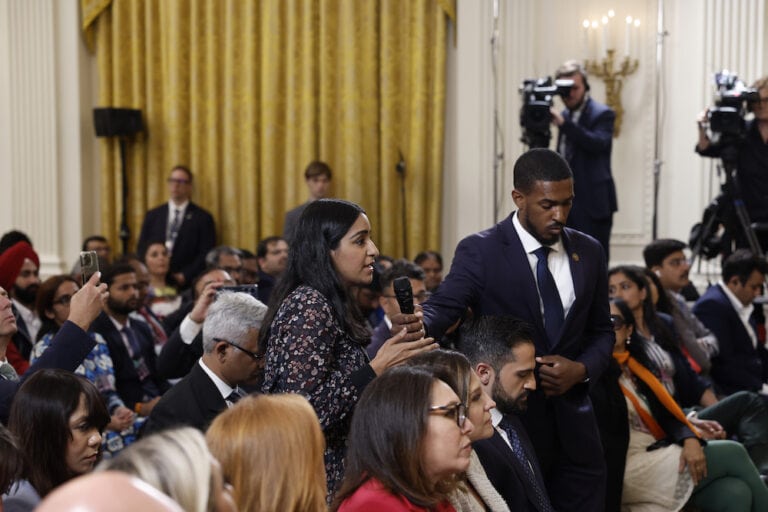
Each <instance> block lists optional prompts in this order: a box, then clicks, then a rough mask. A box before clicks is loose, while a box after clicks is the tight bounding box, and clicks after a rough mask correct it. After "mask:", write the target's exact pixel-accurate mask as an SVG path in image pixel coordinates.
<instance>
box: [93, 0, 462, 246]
mask: <svg viewBox="0 0 768 512" xmlns="http://www.w3.org/2000/svg"><path fill="white" fill-rule="evenodd" d="M97 4H98V5H99V7H101V3H99V2H93V5H94V6H95V5H97ZM103 4H104V6H103V8H102V10H101V11H100V14H98V15H97V17H95V18H94V19H91V20H90V21H89V25H88V30H89V31H91V30H92V31H93V32H94V34H95V41H96V45H95V46H96V52H97V58H98V66H99V106H115V107H128V108H138V109H141V110H142V114H143V120H144V124H145V132H144V133H142V134H139V135H137V136H135V137H133V138H132V140H131V141H130V142H129V144H128V158H127V164H128V170H129V171H128V184H129V190H130V194H129V197H128V202H127V207H128V214H129V215H128V223H129V226H130V229H131V242H132V243H131V247H134V246H135V240H136V238H137V237H138V232H139V230H140V227H141V221H142V219H143V216H144V213H145V212H146V211H147V209H149V208H151V207H154V206H156V205H158V204H161V203H163V202H165V201H166V200H167V190H166V179H167V177H168V174H169V172H170V169H171V168H172V167H173V166H174V165H177V164H183V165H187V166H188V167H190V169H191V170H192V172H193V173H194V176H195V180H194V187H195V190H194V194H193V200H194V201H195V202H197V203H199V204H201V205H202V206H203V207H204V208H206V209H208V210H210V211H211V212H212V213H213V215H214V217H215V219H216V223H217V231H218V236H219V241H220V242H221V243H226V244H230V245H234V246H237V247H245V248H248V249H251V250H253V249H254V247H255V245H256V242H257V241H258V240H259V239H261V238H263V237H265V236H268V235H272V234H279V233H281V232H282V227H283V226H282V224H283V216H284V213H285V211H287V210H289V209H290V208H292V207H294V206H296V205H298V204H300V203H302V202H304V201H305V200H306V199H307V191H306V186H305V184H304V177H303V170H304V167H306V165H307V164H308V163H309V162H310V161H312V160H323V161H326V162H328V164H329V165H330V166H331V167H332V169H333V171H334V176H333V185H332V195H333V196H334V197H341V198H345V199H349V200H351V201H355V202H357V203H359V204H361V205H362V206H363V208H365V209H366V210H367V211H368V213H369V217H370V218H371V221H372V224H373V229H374V232H373V236H374V240H375V241H376V242H377V244H378V245H379V248H380V250H381V252H382V253H385V254H390V255H393V256H396V257H400V256H407V257H413V256H414V255H415V254H416V252H418V251H419V250H422V249H427V248H438V247H439V243H440V239H439V234H440V219H439V214H440V208H441V197H440V195H441V194H440V191H441V176H442V159H443V142H442V141H443V133H444V111H445V57H446V44H447V41H446V34H447V23H448V22H449V21H448V20H449V18H448V15H449V14H451V13H455V1H450V0H448V1H446V0H440V1H438V0H386V1H385V0H381V1H365V2H361V1H356V0H261V1H243V0H163V1H149V0H147V1H138V0H112V2H111V4H110V3H107V2H104V3H103ZM446 5H447V6H448V10H446ZM451 8H452V9H453V11H450V9H451ZM93 12H94V11H93V10H92V9H91V10H89V11H88V15H89V16H93ZM84 14H85V10H84ZM84 22H85V20H84ZM84 30H85V27H84ZM100 144H101V151H102V155H103V158H102V175H103V179H102V198H103V201H102V205H103V206H102V213H103V217H102V228H103V231H104V232H105V234H106V235H107V236H109V237H110V238H111V239H112V240H113V241H115V242H116V241H117V239H118V227H119V223H120V211H121V207H122V200H121V188H120V180H121V178H120V158H119V152H118V143H117V141H116V140H109V139H103V140H102V141H101V143H100ZM400 152H402V154H403V156H404V158H405V160H406V164H407V171H406V174H405V180H406V202H405V203H403V198H402V194H401V190H400V181H399V180H400V175H399V174H398V173H397V172H396V171H395V166H396V164H397V162H398V160H399V158H400V157H399V154H400ZM403 207H406V208H407V213H408V218H407V221H406V226H403V222H402V217H401V214H402V213H401V212H402V209H403ZM403 232H405V233H406V234H407V240H406V243H407V250H406V247H405V245H404V243H403Z"/></svg>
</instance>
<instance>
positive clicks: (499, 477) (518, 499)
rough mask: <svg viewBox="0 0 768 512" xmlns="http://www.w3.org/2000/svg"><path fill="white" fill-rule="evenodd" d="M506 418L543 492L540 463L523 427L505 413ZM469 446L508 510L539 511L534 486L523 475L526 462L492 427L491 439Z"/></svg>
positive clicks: (518, 421) (517, 420) (514, 418)
mask: <svg viewBox="0 0 768 512" xmlns="http://www.w3.org/2000/svg"><path fill="white" fill-rule="evenodd" d="M508 419H509V421H511V422H513V424H515V425H516V428H517V431H518V432H519V435H520V442H521V443H522V444H523V449H524V450H525V451H526V452H527V455H528V458H529V459H530V462H531V464H532V465H533V467H534V472H535V473H536V475H537V477H538V479H539V483H540V484H541V486H542V489H543V490H544V491H545V492H546V487H544V481H543V479H542V477H541V470H540V469H539V463H538V460H537V459H536V454H535V453H534V450H533V446H531V442H530V439H528V434H527V433H526V431H525V428H524V427H523V425H522V423H521V422H520V420H519V419H518V418H516V417H514V416H508ZM472 449H473V450H475V453H476V454H477V457H478V458H479V459H480V463H481V464H482V465H483V469H485V473H486V475H488V480H490V481H491V483H492V484H493V486H494V487H495V488H496V490H497V491H499V494H501V497H502V498H504V501H506V502H507V505H509V509H510V510H514V511H530V512H539V509H538V508H537V507H536V500H535V495H534V492H533V489H531V487H530V486H529V485H528V482H527V478H526V475H525V468H524V466H523V464H525V461H521V460H519V459H518V458H517V457H516V456H515V454H514V452H513V451H512V449H511V448H510V447H509V445H507V443H506V441H504V439H503V438H502V437H501V435H500V434H499V433H498V432H497V431H496V430H495V429H494V431H493V436H492V437H491V438H490V439H483V440H481V441H476V442H474V443H472Z"/></svg>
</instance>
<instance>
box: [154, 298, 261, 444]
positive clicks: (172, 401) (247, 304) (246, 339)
mask: <svg viewBox="0 0 768 512" xmlns="http://www.w3.org/2000/svg"><path fill="white" fill-rule="evenodd" d="M266 313H267V306H265V305H264V304H262V303H261V302H259V301H258V300H256V299H255V298H253V297H251V296H250V295H248V294H247V293H239V292H223V293H221V294H220V295H219V296H218V298H217V299H216V301H215V302H214V303H213V304H211V307H210V308H209V309H208V312H207V316H206V317H205V322H204V324H203V351H204V353H203V356H202V357H201V358H200V359H199V360H198V361H197V364H195V365H194V366H193V367H192V370H191V371H190V372H189V374H188V375H187V376H186V377H184V378H183V379H181V381H180V382H179V383H177V384H176V385H175V386H174V387H173V388H171V389H170V390H169V391H168V392H167V393H166V394H165V395H163V398H162V399H161V400H160V402H158V404H157V405H156V406H155V407H154V409H152V414H151V415H150V416H149V421H148V423H147V425H146V426H145V427H144V431H143V434H147V433H149V432H156V431H158V430H162V429H165V428H170V427H174V426H184V425H189V426H191V427H195V428H197V429H199V430H202V431H205V430H206V429H207V428H208V425H210V423H211V421H213V419H214V418H215V417H216V416H217V415H218V414H219V413H220V412H221V411H223V410H224V409H226V408H227V407H230V406H232V405H233V404H234V403H235V402H236V401H237V400H239V399H240V398H241V397H242V396H244V395H245V392H244V391H243V390H242V389H240V387H239V386H240V385H247V384H254V381H255V379H256V378H257V376H258V372H259V371H260V370H261V369H262V368H263V360H262V356H261V355H257V353H258V352H259V346H258V345H259V329H261V323H262V321H263V320H264V315H266Z"/></svg>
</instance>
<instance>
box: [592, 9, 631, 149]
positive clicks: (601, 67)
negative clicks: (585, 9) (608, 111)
mask: <svg viewBox="0 0 768 512" xmlns="http://www.w3.org/2000/svg"><path fill="white" fill-rule="evenodd" d="M615 17H616V12H615V11H614V10H613V9H610V10H609V11H608V13H607V14H606V15H603V16H600V17H599V18H597V19H594V20H592V21H591V22H590V21H589V20H588V19H585V20H584V21H583V22H582V28H583V31H584V40H585V41H586V46H587V47H588V49H587V51H585V52H584V55H585V56H586V59H585V63H584V67H585V68H586V70H587V72H588V73H590V74H592V75H594V76H596V77H598V78H602V79H603V82H605V91H606V96H607V101H606V104H607V105H608V106H609V107H611V108H612V109H613V110H614V112H616V122H615V123H614V129H613V136H614V137H618V136H619V133H620V132H621V122H622V118H623V115H624V108H623V107H622V105H621V90H622V87H623V85H624V82H623V81H624V78H626V77H628V76H629V75H631V74H632V73H634V72H635V71H636V70H637V67H638V65H639V61H638V60H637V59H632V58H631V57H630V56H631V55H632V54H633V52H636V51H637V50H638V49H639V47H640V44H639V33H640V30H639V27H640V20H639V19H637V18H635V17H633V16H626V17H625V18H624V21H625V25H624V52H623V58H621V59H620V60H619V57H618V56H617V54H618V53H619V52H617V51H616V48H617V47H618V44H616V43H619V44H621V43H620V42H619V41H620V38H621V36H620V35H619V34H620V32H619V31H618V30H616V31H615V32H614V31H613V30H612V28H613V20H614V18H615ZM598 29H600V33H599V34H598V32H597V31H598ZM598 38H599V43H598ZM616 39H619V41H617V40H616ZM592 42H593V44H591V43H592ZM603 56H604V57H603ZM617 66H618V67H617Z"/></svg>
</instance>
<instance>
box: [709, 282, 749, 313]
mask: <svg viewBox="0 0 768 512" xmlns="http://www.w3.org/2000/svg"><path fill="white" fill-rule="evenodd" d="M717 284H718V285H719V286H720V288H721V289H722V290H723V293H724V294H725V296H726V297H728V300H729V301H731V306H733V309H735V310H736V313H738V315H739V317H740V318H741V319H742V320H744V319H746V320H747V321H749V317H750V316H751V315H752V311H753V310H754V309H755V305H754V304H752V303H750V304H749V305H747V306H745V305H744V304H742V303H741V301H740V300H739V298H738V297H736V296H735V295H734V294H733V292H732V291H731V289H730V288H728V285H726V284H725V283H724V282H723V281H722V280H720V282H718V283H717Z"/></svg>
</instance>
